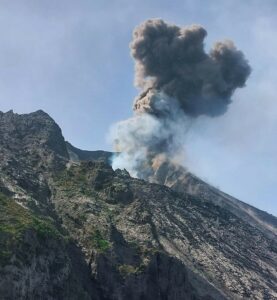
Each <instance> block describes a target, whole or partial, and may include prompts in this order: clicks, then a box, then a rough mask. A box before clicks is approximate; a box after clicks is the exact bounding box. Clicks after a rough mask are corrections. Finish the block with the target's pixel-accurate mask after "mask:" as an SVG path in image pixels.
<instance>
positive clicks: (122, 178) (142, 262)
mask: <svg viewBox="0 0 277 300" xmlns="http://www.w3.org/2000/svg"><path fill="white" fill-rule="evenodd" d="M0 156H1V160H0V190H1V192H0V298H1V300H2V299H3V300H8V299H9V300H10V299H53V300H56V299H57V300H60V299H99V300H102V299H103V300H104V299H118V300H119V299H123V300H125V299H126V300H129V299H146V300H153V299H160V300H162V299H169V300H173V299H174V300H177V299H178V300H179V299H276V297H277V291H276V286H277V281H276V279H277V276H276V270H277V243H276V234H277V219H276V218H275V217H274V216H271V215H269V214H267V213H265V212H262V211H260V210H258V209H256V208H254V207H251V206H249V205H247V204H245V203H243V202H240V201H239V200H236V199H234V198H232V197H230V196H228V195H226V194H224V193H222V192H220V191H218V190H216V189H215V188H213V187H211V186H209V185H208V184H206V183H204V182H203V181H201V180H199V179H198V178H197V177H196V176H194V175H192V174H190V173H188V172H186V171H185V170H184V169H183V168H181V167H177V166H175V169H173V168H168V166H166V165H164V164H165V163H166V162H165V163H164V164H162V165H161V166H160V167H159V171H158V172H157V174H156V178H157V181H158V182H159V184H151V183H148V182H146V181H144V180H139V179H135V178H132V177H131V176H130V175H129V173H128V172H127V171H125V170H113V169H112V167H111V166H110V158H111V156H112V153H108V152H104V151H82V150H80V149H77V148H75V147H73V146H72V145H70V144H69V143H67V142H65V140H64V138H63V136H62V133H61V130H60V128H59V126H58V125H57V124H56V123H55V122H54V121H53V120H52V119H51V118H50V117H49V116H48V115H47V114H46V113H44V112H43V111H37V112H34V113H31V114H26V115H18V114H15V113H13V112H12V111H10V112H7V113H0ZM168 170H170V172H169V171H168Z"/></svg>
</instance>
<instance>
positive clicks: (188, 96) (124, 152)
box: [112, 19, 251, 181]
mask: <svg viewBox="0 0 277 300" xmlns="http://www.w3.org/2000/svg"><path fill="white" fill-rule="evenodd" d="M206 35H207V32H206V30H205V29H204V28H203V27H201V26H200V25H191V26H187V27H178V26H176V25H171V24H168V23H166V22H164V21H163V20H160V19H153V20H147V21H145V22H144V23H142V24H141V25H139V26H138V27H137V28H136V29H135V30H134V33H133V40H132V42H131V44H130V48H131V54H132V56H133V58H134V60H135V85H136V86H137V87H138V88H139V89H140V90H141V93H140V95H139V96H138V97H137V98H136V99H135V103H134V116H133V117H131V118H130V119H128V120H125V121H122V122H119V123H118V124H116V126H115V127H114V128H113V131H112V134H113V138H114V145H115V149H116V151H118V152H120V155H118V156H116V157H115V158H114V160H113V167H114V168H126V169H127V170H128V171H129V172H130V173H131V175H133V176H135V177H139V178H143V179H147V180H150V181H153V180H154V179H153V176H154V174H155V171H156V170H157V168H158V167H159V166H160V165H161V164H162V163H164V162H170V163H174V162H176V161H178V160H179V158H180V157H182V153H183V149H184V148H183V147H184V142H183V139H184V136H185V133H186V131H187V130H188V128H189V126H190V124H191V121H192V120H193V119H194V118H197V117H198V116H201V115H207V116H211V117H216V116H219V115H221V114H224V113H225V112H226V110H227V108H228V105H229V104H230V103H231V97H232V95H233V93H234V91H235V90H236V88H239V87H243V86H244V85H245V82H246V80H247V78H248V76H249V74H250V72H251V69H250V66H249V64H248V61H247V60H246V59H245V57H244V54H243V53H242V52H241V51H239V50H238V49H237V48H236V47H235V45H234V44H233V42H232V41H229V40H228V41H223V42H217V43H216V44H215V45H214V46H213V48H212V49H211V50H210V52H209V53H206V52H205V51H204V38H205V37H206Z"/></svg>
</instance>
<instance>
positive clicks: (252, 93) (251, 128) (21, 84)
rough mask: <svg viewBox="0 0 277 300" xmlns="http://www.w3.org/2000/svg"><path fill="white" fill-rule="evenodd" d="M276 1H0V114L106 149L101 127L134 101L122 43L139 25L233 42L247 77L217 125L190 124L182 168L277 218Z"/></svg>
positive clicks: (129, 63) (199, 121)
mask: <svg viewBox="0 0 277 300" xmlns="http://www.w3.org/2000/svg"><path fill="white" fill-rule="evenodd" d="M276 16H277V2H276V1H275V0H272V1H271V0H267V1H261V0H260V1H258V0H249V1H241V0H240V1H238V0H225V1H224V0H209V1H207V0H183V1H179V0H175V1H164V0H159V1H158V0H145V1H143V0H134V1H132V0H116V1H115V0H101V1H100V0H99V1H97V0H94V1H91V0H78V1H74V0H59V1H54V0H53V1H49V0H40V1H37V0H20V1H17V0H13V1H10V0H1V1H0V31H1V38H0V110H2V111H7V110H9V109H13V110H14V111H15V112H18V113H28V112H31V111H34V110H37V109H43V110H45V111H46V112H48V113H49V114H50V115H51V116H52V117H53V118H54V119H55V120H56V121H57V123H58V124H59V125H60V126H61V128H62V130H63V133H64V136H65V138H66V139H67V140H69V141H70V142H72V144H74V145H75V146H77V147H80V148H83V149H105V150H110V149H111V143H110V141H109V140H108V138H107V136H108V132H109V128H110V127H111V126H112V124H114V123H115V122H117V121H119V120H122V119H126V118H128V117H130V116H131V114H132V102H133V99H134V97H135V95H136V94H137V91H136V89H135V88H134V87H133V75H134V74H133V67H134V66H133V61H132V59H131V57H130V54H129V46H128V45H129V42H130V40H131V35H132V30H133V28H134V27H135V26H136V25H137V24H139V23H140V22H142V21H143V20H145V19H147V18H157V17H158V18H163V19H164V20H166V21H168V22H172V23H175V24H177V25H186V24H192V23H198V24H201V25H203V26H204V27H205V28H206V29H207V31H208V37H207V39H206V48H207V50H208V49H209V47H210V46H211V45H212V44H213V43H214V42H215V41H217V40H220V39H226V38H229V39H232V40H234V42H235V44H236V45H237V47H238V48H240V49H241V50H243V52H244V53H245V55H246V57H247V58H248V59H249V61H250V64H251V66H252V68H253V72H252V74H251V77H250V78H249V80H248V82H247V86H246V87H245V88H244V89H241V90H238V91H237V92H236V94H235V95H234V97H233V100H234V101H233V104H232V105H231V106H230V109H229V111H228V112H227V113H226V114H225V115H223V116H221V117H220V118H213V119H210V118H198V119H197V120H196V121H195V123H194V124H193V126H192V127H191V130H190V131H189V133H188V134H187V136H186V147H185V149H186V161H185V164H186V165H187V166H188V167H189V168H190V169H191V170H192V171H193V172H194V173H196V174H197V175H198V176H200V177H201V178H203V179H204V180H206V181H208V182H209V183H212V184H213V185H215V186H217V187H219V188H220V189H221V190H223V191H225V192H227V193H229V194H231V195H233V196H235V197H237V198H239V199H241V200H243V201H245V202H248V203H250V204H252V205H254V206H257V207H259V208H261V209H263V210H266V211H268V212H270V213H272V214H274V215H277V201H276V195H277V139H276V137H277V134H276V133H277V101H276V100H277V99H276V98H277V97H276V94H277V93H276V92H277V91H276V90H277V84H276V81H277V29H276V28H277V18H276Z"/></svg>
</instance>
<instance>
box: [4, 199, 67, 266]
mask: <svg viewBox="0 0 277 300" xmlns="http://www.w3.org/2000/svg"><path fill="white" fill-rule="evenodd" d="M28 230H33V231H35V232H36V234H37V237H38V238H39V239H41V240H42V241H43V240H44V239H45V238H49V237H52V238H58V239H60V238H61V235H60V233H59V232H58V231H57V230H56V229H55V227H54V225H53V224H52V223H51V222H50V220H44V219H42V218H39V217H37V216H34V215H33V214H32V213H31V212H30V211H29V210H27V209H25V208H23V207H22V206H20V205H19V204H17V203H16V202H15V201H14V200H13V199H10V198H7V197H6V196H4V195H3V194H2V193H0V265H3V264H6V263H7V262H8V261H9V259H10V258H11V256H12V254H13V253H14V251H15V250H16V249H17V248H18V245H19V244H20V243H21V242H22V241H23V237H24V233H25V232H26V231H28Z"/></svg>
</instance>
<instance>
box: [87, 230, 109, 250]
mask: <svg viewBox="0 0 277 300" xmlns="http://www.w3.org/2000/svg"><path fill="white" fill-rule="evenodd" d="M91 242H92V247H94V248H96V250H97V251H98V252H106V251H107V250H109V249H110V248H111V243H110V242H109V241H108V240H106V239H104V237H103V235H102V234H101V232H100V231H99V230H96V231H95V232H94V233H93V234H92V236H91Z"/></svg>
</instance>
